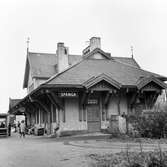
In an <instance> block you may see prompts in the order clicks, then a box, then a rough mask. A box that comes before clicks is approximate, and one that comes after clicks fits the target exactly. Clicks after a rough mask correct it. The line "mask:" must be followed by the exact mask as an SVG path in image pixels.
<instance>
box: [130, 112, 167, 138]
mask: <svg viewBox="0 0 167 167" xmlns="http://www.w3.org/2000/svg"><path fill="white" fill-rule="evenodd" d="M129 120H130V122H131V123H132V124H133V127H134V129H135V130H136V131H138V132H139V134H140V136H141V137H149V138H162V137H166V133H167V112H163V111H161V112H152V113H150V114H148V115H140V116H137V115H136V116H135V115H133V116H131V117H130V118H129Z"/></svg>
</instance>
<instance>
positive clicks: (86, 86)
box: [12, 37, 167, 134]
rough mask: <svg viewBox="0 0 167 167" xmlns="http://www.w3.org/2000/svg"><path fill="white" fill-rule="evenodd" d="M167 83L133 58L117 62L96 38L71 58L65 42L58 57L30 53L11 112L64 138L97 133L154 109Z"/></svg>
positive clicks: (117, 58)
mask: <svg viewBox="0 0 167 167" xmlns="http://www.w3.org/2000/svg"><path fill="white" fill-rule="evenodd" d="M166 80H167V78H166V77H164V76H161V75H159V74H155V73H152V72H149V71H146V70H143V69H142V68H141V67H140V66H139V65H138V63H137V62H136V61H135V59H134V58H127V57H113V56H111V54H110V53H107V52H105V51H103V50H102V49H101V41H100V38H98V37H92V38H91V39H90V44H89V46H88V47H86V48H85V49H84V50H83V52H82V55H72V54H70V53H69V49H68V48H67V47H65V46H64V43H58V44H57V51H56V53H55V54H46V53H33V52H29V51H27V59H26V68H25V75H24V84H23V88H26V89H27V96H26V97H24V98H23V99H22V100H21V101H20V102H19V103H18V104H17V105H15V106H14V107H13V108H12V110H13V111H15V109H16V108H20V107H22V108H24V109H25V114H26V120H27V125H31V126H35V127H36V128H39V127H44V128H45V129H46V131H47V133H48V134H52V133H54V131H55V128H56V127H57V125H59V126H60V131H61V132H62V134H63V133H79V132H81V133H83V132H84V133H87V132H98V131H102V130H105V129H107V128H108V126H109V121H110V120H111V119H113V118H114V119H119V116H126V115H130V114H132V113H133V114H134V113H136V114H140V113H141V112H142V111H143V110H145V109H151V108H152V107H153V105H154V103H155V101H156V99H157V97H158V95H160V94H161V91H162V90H163V89H165V88H166V84H165V83H164V81H166Z"/></svg>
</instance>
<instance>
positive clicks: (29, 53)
mask: <svg viewBox="0 0 167 167" xmlns="http://www.w3.org/2000/svg"><path fill="white" fill-rule="evenodd" d="M28 53H29V54H31V53H32V54H49V55H56V53H46V52H43V53H42V52H28Z"/></svg>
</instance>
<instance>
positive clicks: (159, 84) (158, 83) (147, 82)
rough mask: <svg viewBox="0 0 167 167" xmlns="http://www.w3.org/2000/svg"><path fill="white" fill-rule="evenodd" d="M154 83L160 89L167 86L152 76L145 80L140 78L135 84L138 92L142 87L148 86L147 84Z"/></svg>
mask: <svg viewBox="0 0 167 167" xmlns="http://www.w3.org/2000/svg"><path fill="white" fill-rule="evenodd" d="M151 82H153V83H155V84H156V85H158V86H159V87H160V88H161V89H166V88H167V85H166V84H165V83H164V82H162V81H161V80H159V79H158V78H156V77H154V76H150V77H146V78H142V79H141V80H140V81H139V82H138V83H137V88H138V89H139V90H140V89H142V88H143V87H144V86H146V85H148V84H149V83H151Z"/></svg>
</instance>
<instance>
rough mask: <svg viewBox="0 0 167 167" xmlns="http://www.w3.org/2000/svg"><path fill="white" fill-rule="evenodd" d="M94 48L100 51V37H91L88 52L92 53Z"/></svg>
mask: <svg viewBox="0 0 167 167" xmlns="http://www.w3.org/2000/svg"><path fill="white" fill-rule="evenodd" d="M96 48H99V49H101V40H100V37H92V38H91V39H90V52H91V51H93V50H94V49H96Z"/></svg>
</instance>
